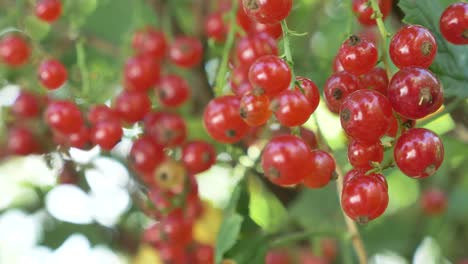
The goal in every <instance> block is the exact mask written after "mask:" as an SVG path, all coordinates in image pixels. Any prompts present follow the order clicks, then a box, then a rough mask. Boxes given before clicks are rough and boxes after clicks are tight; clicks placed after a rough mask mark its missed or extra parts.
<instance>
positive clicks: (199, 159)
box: [181, 140, 216, 174]
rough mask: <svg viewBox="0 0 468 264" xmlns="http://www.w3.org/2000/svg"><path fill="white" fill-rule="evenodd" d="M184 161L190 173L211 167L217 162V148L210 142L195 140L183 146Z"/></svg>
mask: <svg viewBox="0 0 468 264" xmlns="http://www.w3.org/2000/svg"><path fill="white" fill-rule="evenodd" d="M181 160H182V162H183V163H184V166H185V168H186V169H187V170H188V172H189V173H192V174H197V173H200V172H204V171H206V170H208V169H209V168H211V166H213V164H214V163H215V162H216V150H215V148H214V147H213V145H211V144H210V143H208V142H205V141H202V140H195V141H191V142H188V143H187V144H185V145H184V147H183V148H182V158H181Z"/></svg>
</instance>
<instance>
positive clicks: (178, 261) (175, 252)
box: [156, 243, 189, 264]
mask: <svg viewBox="0 0 468 264" xmlns="http://www.w3.org/2000/svg"><path fill="white" fill-rule="evenodd" d="M185 246H187V245H180V244H178V243H161V244H160V245H158V246H157V248H156V249H157V250H158V252H159V257H160V259H161V260H162V263H167V264H185V263H189V262H188V259H187V258H188V257H187V253H186V252H185Z"/></svg>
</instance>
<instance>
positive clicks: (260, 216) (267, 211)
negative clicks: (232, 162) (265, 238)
mask: <svg viewBox="0 0 468 264" xmlns="http://www.w3.org/2000/svg"><path fill="white" fill-rule="evenodd" d="M248 188H249V194H250V202H249V215H250V218H252V220H253V221H254V222H255V223H257V224H258V225H259V226H261V227H262V228H263V230H265V231H266V232H269V233H273V232H276V231H278V229H279V228H280V227H281V226H282V225H283V224H284V222H285V220H286V219H287V216H288V214H287V212H286V209H285V208H284V206H283V205H282V204H281V202H280V201H279V200H278V199H277V198H276V196H274V195H273V194H272V193H271V192H269V191H268V190H267V189H266V188H265V186H264V185H263V184H262V182H261V181H260V180H259V179H258V178H257V177H256V176H254V175H251V176H250V177H249V178H248Z"/></svg>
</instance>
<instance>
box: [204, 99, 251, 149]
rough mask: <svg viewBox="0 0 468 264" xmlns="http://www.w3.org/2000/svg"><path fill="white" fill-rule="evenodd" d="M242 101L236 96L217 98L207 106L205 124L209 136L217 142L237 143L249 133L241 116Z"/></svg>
mask: <svg viewBox="0 0 468 264" xmlns="http://www.w3.org/2000/svg"><path fill="white" fill-rule="evenodd" d="M239 109H240V99H239V98H237V97H236V96H230V95H228V96H222V97H217V98H215V99H213V100H211V102H210V103H209V104H208V105H207V106H206V108H205V112H204V114H203V123H204V125H205V129H206V131H207V132H208V134H209V135H210V136H211V137H212V138H213V139H215V140H216V141H219V142H223V143H235V142H238V141H239V140H241V139H242V138H243V137H244V136H245V135H246V134H247V132H248V131H249V126H248V125H247V124H246V123H245V122H244V120H242V118H241V116H240V115H239Z"/></svg>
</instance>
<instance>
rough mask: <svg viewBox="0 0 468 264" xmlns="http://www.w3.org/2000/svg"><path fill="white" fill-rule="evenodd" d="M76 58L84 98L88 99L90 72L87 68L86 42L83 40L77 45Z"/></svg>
mask: <svg viewBox="0 0 468 264" xmlns="http://www.w3.org/2000/svg"><path fill="white" fill-rule="evenodd" d="M76 57H77V63H78V69H79V70H80V75H81V82H82V85H83V87H82V96H83V97H86V98H88V95H89V91H90V88H91V87H90V85H89V72H88V68H87V66H86V54H85V50H84V40H83V39H81V40H79V41H78V43H76Z"/></svg>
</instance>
